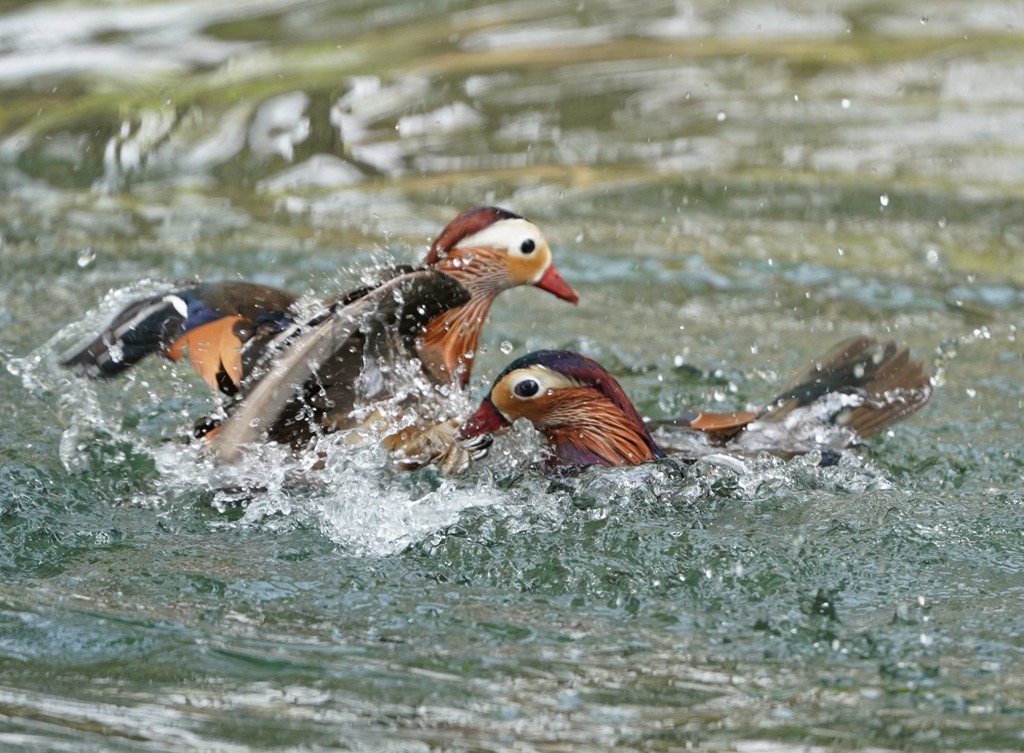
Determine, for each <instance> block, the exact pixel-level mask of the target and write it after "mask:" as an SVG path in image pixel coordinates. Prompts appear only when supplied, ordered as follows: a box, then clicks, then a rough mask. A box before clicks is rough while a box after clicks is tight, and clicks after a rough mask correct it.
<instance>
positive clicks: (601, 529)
mask: <svg viewBox="0 0 1024 753" xmlns="http://www.w3.org/2000/svg"><path fill="white" fill-rule="evenodd" d="M1021 20H1022V19H1021V16H1020V8H1019V7H1017V5H1015V4H1014V3H1010V2H996V1H994V0H993V1H992V2H985V3H980V4H979V3H972V4H963V3H952V2H940V3H939V4H938V5H936V4H934V3H933V4H930V5H929V6H928V7H927V8H923V7H922V6H918V5H916V4H914V3H906V2H904V3H895V4H890V5H888V6H886V7H879V6H876V5H864V4H861V3H857V2H843V3H839V4H833V5H831V6H829V8H827V9H817V8H810V7H802V6H800V5H799V4H793V3H790V4H785V5H783V6H780V5H778V4H772V5H766V4H763V3H758V2H741V3H730V4H726V5H721V4H706V3H705V4H702V3H696V4H693V3H691V4H685V3H684V4H679V3H663V2H657V1H656V0H652V2H642V3H630V4H628V7H627V6H626V5H622V4H615V3H604V2H586V3H581V4H577V5H574V6H572V7H571V8H563V7H561V6H559V5H558V4H542V3H496V4H488V5H482V6H481V5H478V4H471V3H457V2H452V3H443V4H427V5H426V6H424V5H423V4H421V3H389V4H387V5H384V6H379V5H375V4H365V5H361V4H349V5H345V6H338V5H337V4H335V5H330V4H327V5H324V4H319V3H286V2H279V3H275V2H269V3H268V2H258V3H233V4H231V5H230V6H224V7H219V6H215V5H211V4H205V5H204V4H199V3H191V2H184V3H170V4H168V3H162V4H161V3H157V4H146V5H130V4H129V5H126V6H118V7H116V8H115V7H96V8H93V7H89V8H86V7H85V6H82V7H78V6H75V5H73V4H72V5H67V4H65V5H61V6H59V7H58V6H55V5H47V4H39V3H34V4H28V5H23V6H19V7H7V8H5V10H4V11H3V12H2V14H0V87H2V88H3V93H4V101H5V106H4V108H3V113H2V114H0V186H2V188H3V191H4V194H5V200H4V202H2V203H0V269H2V273H0V325H2V326H0V358H2V360H3V365H4V366H5V368H6V371H7V373H6V374H5V375H4V377H5V378H3V379H2V380H0V391H2V395H3V400H4V404H5V405H7V406H8V408H7V417H6V419H5V420H4V421H3V422H2V423H0V433H2V438H3V447H4V449H3V451H2V459H0V532H2V536H3V546H2V547H0V569H2V573H3V576H4V577H3V579H2V585H0V718H2V721H0V747H5V746H6V747H11V748H20V749H24V750H69V751H70V750H74V751H101V750H102V751H109V750H175V751H189V750H195V751H199V750H203V751H206V750H218V751H242V750H266V749H274V750H297V749H325V750H337V749H349V750H390V751H420V750H426V749H428V748H429V749H444V750H495V751H499V750H587V751H591V750H648V751H650V750H665V751H667V750H678V749H681V748H683V747H687V746H690V747H704V748H706V749H722V750H797V749H805V748H806V747H807V746H815V745H816V746H819V747H830V748H837V749H853V748H858V749H860V748H863V747H872V748H874V749H908V748H910V749H933V750H939V749H943V750H948V749H1016V748H1019V747H1020V745H1021V737H1020V729H1021V720H1022V714H1024V680H1022V677H1024V674H1022V667H1024V663H1022V658H1021V630H1022V627H1021V619H1020V614H1021V599H1022V598H1024V591H1022V588H1021V586H1020V583H1019V582H1020V580H1021V572H1022V569H1024V561H1022V557H1021V552H1022V551H1024V541H1022V534H1021V526H1020V513H1021V507H1022V505H1024V496H1022V492H1021V489H1022V485H1024V464H1022V461H1021V458H1020V453H1019V451H1018V448H1019V446H1020V431H1021V421H1020V415H1021V410H1022V408H1024V404H1022V402H1021V401H1022V398H1021V390H1020V385H1021V382H1022V381H1024V370H1022V368H1021V353H1022V349H1021V345H1020V331H1021V327H1024V314H1022V311H1024V267H1022V266H1021V264H1020V257H1021V254H1022V253H1024V248H1022V246H1024V232H1022V227H1024V216H1022V210H1021V196H1022V184H1021V180H1020V176H1021V175H1024V142H1022V139H1024V136H1022V134H1024V131H1022V129H1021V128H1020V123H1019V122H1018V121H1019V112H1020V109H1021V105H1022V104H1024V103H1022V98H1024V90H1022V89H1021V88H1020V86H1019V81H1020V80H1021V75H1022V73H1024V56H1022V53H1021V50H1022V49H1024V47H1022V46H1021V44H1020V42H1021V39H1020V28H1021ZM481 202H494V203H498V204H501V205H506V206H509V207H510V208H513V209H515V210H517V211H520V212H522V213H524V214H526V215H527V216H529V217H530V218H531V219H533V220H535V221H537V222H538V224H539V225H540V226H541V227H542V228H543V229H544V231H545V233H546V234H547V236H548V237H549V239H550V240H551V241H552V244H553V246H554V247H555V254H556V259H557V263H558V266H559V269H560V270H561V271H562V273H563V275H564V276H565V277H566V279H567V280H568V281H569V282H570V283H571V284H572V285H573V286H574V287H576V288H577V289H578V290H579V291H580V293H581V304H580V306H579V307H576V308H571V307H567V306H565V305H564V304H563V303H561V302H558V301H554V300H546V298H547V297H546V296H543V295H540V294H538V293H537V291H534V290H516V291H511V292H510V293H508V294H505V295H503V296H502V298H501V299H499V301H498V303H497V304H496V306H495V308H494V310H493V313H492V317H491V322H490V323H489V325H488V329H487V330H486V332H485V345H486V348H485V351H484V352H482V353H481V354H480V356H479V358H478V363H477V365H476V371H475V374H476V377H475V380H474V384H473V389H472V392H471V395H470V396H469V397H467V405H470V404H471V402H472V399H473V398H478V397H479V395H480V394H481V392H482V391H483V390H484V389H485V387H486V385H487V384H488V383H489V382H490V379H491V378H492V376H493V375H494V374H495V373H496V372H497V370H498V369H500V368H501V367H502V366H503V365H504V364H505V363H507V361H508V360H509V359H511V358H513V357H515V356H517V355H522V354H524V353H526V352H527V351H529V350H532V349H535V348H539V347H569V348H573V349H576V350H580V351H582V352H584V353H585V354H587V355H591V356H593V357H595V358H598V359H599V360H600V361H602V363H604V364H605V366H607V367H608V368H609V369H610V370H611V371H612V372H613V373H614V374H615V375H616V376H617V377H618V378H619V379H620V380H621V381H622V383H623V386H624V387H625V389H626V390H627V391H628V392H629V393H630V395H631V396H632V397H633V398H634V399H635V401H636V402H637V404H638V406H639V407H640V409H641V411H642V412H643V413H645V414H647V415H651V416H664V415H671V414H675V413H678V412H679V411H680V410H681V409H682V408H683V407H685V406H688V405H715V406H719V407H721V408H722V409H723V410H724V409H726V408H728V407H743V406H744V405H747V404H756V403H758V402H760V401H762V400H764V399H765V398H766V397H768V396H769V395H771V394H772V392H773V390H774V388H775V387H777V386H778V385H779V384H780V383H781V382H782V381H783V380H784V379H785V378H786V377H787V376H788V374H789V373H790V372H791V371H792V370H793V369H795V368H796V367H797V366H799V365H800V364H801V363H802V362H803V361H805V360H806V359H807V358H808V357H809V356H811V355H812V354H813V353H815V352H819V351H821V350H823V349H824V348H825V347H827V346H828V345H830V344H831V343H833V342H835V341H837V340H839V339H841V338H843V337H846V336H848V335H851V334H855V333H860V332H867V333H870V334H875V335H879V336H888V337H893V338H895V339H897V340H899V341H901V342H904V343H906V344H908V345H910V346H911V347H912V348H913V349H914V351H915V353H917V354H919V355H920V356H921V357H922V358H924V359H925V360H926V362H928V363H929V364H931V369H932V371H933V373H936V375H937V381H938V382H939V389H938V391H937V393H936V395H935V397H934V399H933V401H932V403H931V404H930V405H929V406H928V407H927V408H926V409H925V410H924V411H923V412H922V413H920V414H919V415H917V416H915V417H914V418H913V420H912V421H911V422H908V423H907V424H904V425H900V426H897V427H895V428H894V429H893V430H892V431H891V432H888V433H886V435H884V436H881V437H878V438H876V439H875V440H872V442H870V443H869V445H868V446H867V447H865V448H863V449H862V450H860V451H859V452H856V453H851V454H848V455H846V456H844V457H843V458H842V461H841V462H840V463H839V464H838V465H837V466H835V467H832V468H820V467H817V466H816V465H815V462H814V460H815V458H813V457H810V458H803V459H797V460H794V461H792V462H788V463H785V462H782V461H779V460H777V459H774V458H769V457H762V458H757V457H755V458H749V459H746V460H745V461H744V462H745V465H744V467H743V468H742V469H739V470H737V468H735V467H733V466H728V465H723V464H721V463H718V462H715V461H714V459H705V460H701V461H698V462H697V463H695V464H693V465H689V464H686V463H681V462H668V463H664V464H659V465H656V466H652V467H646V468H641V469H624V470H617V471H588V472H586V473H584V474H582V475H581V476H580V477H578V478H571V479H563V480H560V481H551V480H549V479H547V478H545V477H544V476H542V475H540V474H538V473H536V471H534V470H533V469H531V467H530V463H529V458H534V457H536V453H537V452H538V442H537V439H536V437H535V436H533V435H532V434H531V433H530V432H529V431H527V430H526V429H525V428H521V429H517V431H516V432H514V433H513V434H512V435H511V436H509V437H505V438H502V439H501V440H500V441H499V442H498V443H497V444H496V446H495V449H494V451H493V452H492V455H491V457H490V458H489V459H488V461H487V462H486V463H482V464H478V465H476V466H474V467H473V468H472V469H471V470H470V471H469V473H468V474H466V475H464V476H461V477H457V478H449V477H445V476H442V475H440V474H438V473H437V472H436V471H435V470H433V469H423V470H420V471H417V472H414V473H402V472H399V471H397V470H395V469H394V468H392V467H391V465H390V464H389V463H387V462H386V461H385V458H384V457H383V455H382V454H381V453H380V452H379V451H378V450H376V449H375V448H372V447H371V448H364V449H362V450H360V451H358V452H352V451H350V450H348V449H345V448H342V447H341V446H340V445H339V446H335V447H331V448H330V449H329V451H328V452H329V455H330V457H329V460H330V462H328V463H327V464H326V469H325V470H324V471H322V472H318V473H311V472H310V468H309V466H310V460H309V459H308V458H299V459H295V458H293V457H291V456H290V455H288V454H286V453H283V452H282V451H280V450H279V449H276V448H262V449H260V450H258V451H256V452H255V454H254V455H253V456H252V457H250V458H247V459H246V460H244V461H243V462H242V463H240V464H238V465H236V466H231V467H223V466H219V465H216V464H214V463H212V462H211V461H210V460H209V459H208V458H206V457H205V456H204V454H203V453H202V451H201V449H200V448H198V447H196V446H195V445H193V444H189V443H187V442H186V441H185V436H186V434H187V431H188V427H189V426H190V424H191V421H192V419H194V418H196V417H197V416H199V415H202V414H203V413H204V412H205V411H207V410H209V408H210V407H211V405H212V404H213V403H212V398H211V397H210V396H209V395H207V394H206V392H205V390H204V389H203V388H202V385H201V382H200V381H199V380H198V379H196V378H195V377H194V375H192V374H190V373H189V372H188V371H187V369H185V368H176V369H175V368H172V367H171V366H169V365H168V364H163V363H151V364H147V365H145V366H143V367H142V368H140V369H138V370H137V371H136V372H135V373H134V374H133V377H132V378H130V379H128V380H124V381H121V382H116V383H110V384H99V385H97V384H90V383H86V382H82V381H78V380H73V379H71V378H69V376H68V375H67V374H65V373H63V372H62V371H61V370H60V369H59V367H57V365H56V359H57V357H58V355H59V354H60V352H61V351H62V349H63V348H65V347H67V346H68V345H70V344H71V343H72V342H74V341H76V340H78V339H80V338H81V337H82V336H83V335H85V334H86V333H88V332H92V331H94V330H95V329H96V328H97V327H98V326H99V325H100V324H101V323H102V322H103V321H105V319H106V318H107V317H109V316H110V315H111V314H112V313H113V311H115V310H116V309H117V308H118V307H119V306H120V305H122V304H123V303H124V302H125V301H126V300H128V299H130V298H132V297H135V296H138V295H143V294H146V293H148V292H152V291H155V290H159V289H162V288H163V286H164V285H166V284H169V283H171V282H172V281H174V280H177V279H183V278H188V277H191V276H194V275H198V276H201V277H204V278H221V279H223V278H232V277H235V276H238V277H242V278H244V279H250V280H254V281H257V282H263V283H267V284H271V285H278V286H284V287H288V288H290V289H293V290H295V291H297V292H299V291H305V292H308V293H309V295H310V296H311V297H319V296H322V295H328V294H330V293H332V292H335V291H337V290H338V289H342V288H347V287H349V286H351V285H353V284H357V283H358V282H359V280H360V279H361V275H362V272H363V271H364V270H366V269H367V268H370V267H372V266H374V265H376V264H380V263H384V262H385V261H387V260H389V259H397V260H399V261H416V260H418V259H419V258H421V257H422V254H423V253H424V251H425V250H426V247H427V245H428V244H429V241H430V239H431V238H432V236H433V234H434V233H436V232H437V231H438V230H439V229H440V228H441V227H442V226H443V225H444V224H445V223H446V222H447V221H448V220H449V219H450V218H451V217H452V216H453V215H454V213H455V212H456V211H457V210H458V209H462V208H465V207H467V206H472V205H476V204H479V203H481ZM242 502H244V503H246V504H241V503H242Z"/></svg>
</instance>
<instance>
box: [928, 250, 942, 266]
mask: <svg viewBox="0 0 1024 753" xmlns="http://www.w3.org/2000/svg"><path fill="white" fill-rule="evenodd" d="M925 258H926V259H927V260H928V263H929V264H938V263H939V252H938V251H936V250H935V249H934V248H930V249H928V253H927V255H926V256H925Z"/></svg>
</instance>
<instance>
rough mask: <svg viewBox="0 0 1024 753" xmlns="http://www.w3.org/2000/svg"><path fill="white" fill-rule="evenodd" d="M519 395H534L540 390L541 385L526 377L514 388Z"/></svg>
mask: <svg viewBox="0 0 1024 753" xmlns="http://www.w3.org/2000/svg"><path fill="white" fill-rule="evenodd" d="M512 391H513V392H515V393H516V395H517V396H518V397H533V396H534V395H536V394H537V393H538V392H540V385H539V384H537V383H536V382H535V381H533V380H532V379H524V380H523V381H521V382H520V383H519V384H517V385H516V386H515V387H514V388H513V390H512Z"/></svg>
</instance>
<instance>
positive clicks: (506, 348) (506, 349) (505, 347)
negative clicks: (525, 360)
mask: <svg viewBox="0 0 1024 753" xmlns="http://www.w3.org/2000/svg"><path fill="white" fill-rule="evenodd" d="M500 347H501V352H502V353H504V354H505V355H506V356H507V355H508V354H509V353H511V352H512V347H513V346H512V343H510V342H509V341H508V340H502V341H501V346H500Z"/></svg>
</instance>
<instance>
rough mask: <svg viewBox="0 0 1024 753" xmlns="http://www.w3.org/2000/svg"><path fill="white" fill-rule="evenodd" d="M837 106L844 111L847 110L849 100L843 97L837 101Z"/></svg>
mask: <svg viewBox="0 0 1024 753" xmlns="http://www.w3.org/2000/svg"><path fill="white" fill-rule="evenodd" d="M839 106H840V107H842V108H843V109H844V110H849V109H850V100H848V99H847V98H846V97H843V98H842V99H841V100H839Z"/></svg>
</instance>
